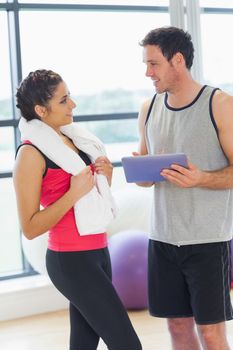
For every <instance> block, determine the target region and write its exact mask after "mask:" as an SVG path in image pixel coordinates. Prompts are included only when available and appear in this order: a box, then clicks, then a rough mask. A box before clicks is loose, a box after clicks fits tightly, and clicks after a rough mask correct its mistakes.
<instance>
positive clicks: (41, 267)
mask: <svg viewBox="0 0 233 350" xmlns="http://www.w3.org/2000/svg"><path fill="white" fill-rule="evenodd" d="M47 240H48V234H47V233H45V234H43V235H41V236H38V237H36V238H34V239H32V240H29V239H27V238H26V237H25V236H24V235H22V247H23V252H24V255H25V257H26V258H27V260H28V262H29V264H30V265H31V266H32V268H33V269H34V270H35V271H36V272H38V273H40V274H47V270H46V266H45V254H46V250H47Z"/></svg>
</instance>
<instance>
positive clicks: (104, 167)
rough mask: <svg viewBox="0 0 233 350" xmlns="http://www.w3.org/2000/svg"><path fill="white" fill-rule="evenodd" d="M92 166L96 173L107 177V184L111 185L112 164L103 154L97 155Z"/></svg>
mask: <svg viewBox="0 0 233 350" xmlns="http://www.w3.org/2000/svg"><path fill="white" fill-rule="evenodd" d="M94 166H95V171H96V173H97V174H102V175H105V176H106V177H107V180H108V183H109V186H111V183H112V172H113V166H112V163H111V162H110V160H109V159H108V158H107V157H105V156H101V157H98V158H97V159H96V161H95V164H94Z"/></svg>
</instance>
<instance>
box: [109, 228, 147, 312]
mask: <svg viewBox="0 0 233 350" xmlns="http://www.w3.org/2000/svg"><path fill="white" fill-rule="evenodd" d="M147 250H148V236H147V234H146V233H145V232H142V231H136V230H127V231H121V232H118V233H116V234H114V235H113V236H111V237H110V240H109V252H110V257H111V263H112V281H113V285H114V287H115V288H116V291H117V293H118V295H119V297H120V299H121V301H122V303H123V305H124V306H125V308H126V309H128V310H139V309H145V308H147V306H148V293H147Z"/></svg>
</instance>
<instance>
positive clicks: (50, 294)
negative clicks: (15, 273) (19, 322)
mask: <svg viewBox="0 0 233 350" xmlns="http://www.w3.org/2000/svg"><path fill="white" fill-rule="evenodd" d="M67 306H68V302H67V300H66V299H65V298H64V297H63V296H62V295H61V294H60V293H59V292H58V291H57V290H56V288H55V287H54V286H53V284H52V283H51V281H50V279H49V277H48V276H47V275H36V276H30V277H23V278H16V279H13V280H6V281H1V282H0V310H1V312H0V321H4V320H10V319H15V318H19V317H26V316H31V315H35V314H39V313H44V312H50V311H56V310H61V309H65V308H67Z"/></svg>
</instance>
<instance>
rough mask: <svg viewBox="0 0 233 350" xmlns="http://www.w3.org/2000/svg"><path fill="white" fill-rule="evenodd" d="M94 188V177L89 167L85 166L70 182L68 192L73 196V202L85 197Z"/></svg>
mask: <svg viewBox="0 0 233 350" xmlns="http://www.w3.org/2000/svg"><path fill="white" fill-rule="evenodd" d="M93 187H94V176H93V174H92V170H91V167H90V166H87V167H86V168H85V169H84V170H82V171H81V172H80V173H79V174H78V175H75V176H72V177H71V180H70V191H71V192H72V193H73V195H74V200H75V202H76V201H78V200H79V199H80V198H82V197H83V196H85V194H87V193H88V192H90V191H91V190H92V188H93Z"/></svg>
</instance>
